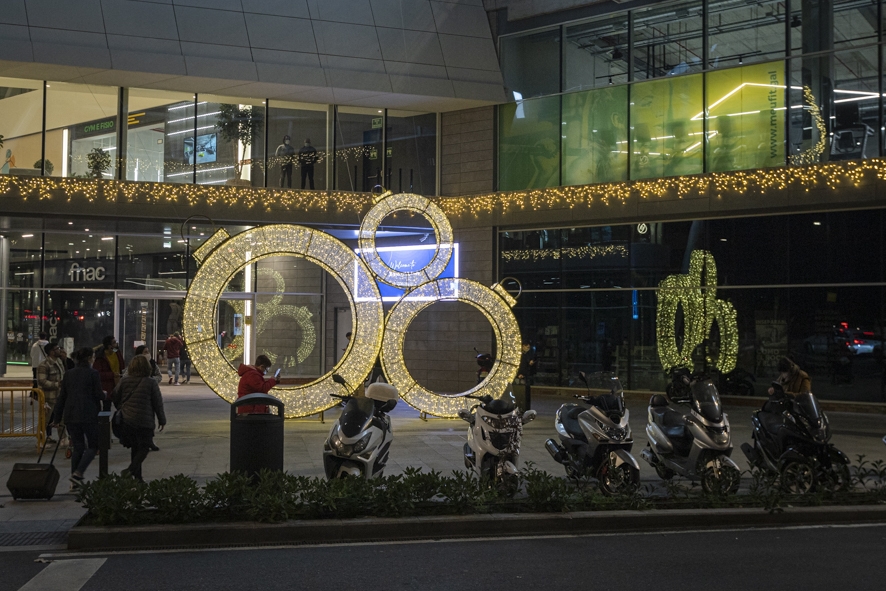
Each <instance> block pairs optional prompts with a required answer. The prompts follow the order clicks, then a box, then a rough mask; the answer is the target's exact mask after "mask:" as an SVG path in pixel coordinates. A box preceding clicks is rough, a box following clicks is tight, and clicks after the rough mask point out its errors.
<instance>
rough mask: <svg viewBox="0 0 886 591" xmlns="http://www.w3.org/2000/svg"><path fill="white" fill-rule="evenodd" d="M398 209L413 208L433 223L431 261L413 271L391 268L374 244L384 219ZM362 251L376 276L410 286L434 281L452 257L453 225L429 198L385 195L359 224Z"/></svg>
mask: <svg viewBox="0 0 886 591" xmlns="http://www.w3.org/2000/svg"><path fill="white" fill-rule="evenodd" d="M395 211H411V212H414V213H417V214H419V215H421V216H424V218H425V219H426V220H428V222H429V223H430V224H431V227H432V228H433V230H434V235H435V237H436V242H435V244H436V247H437V248H436V249H435V250H434V256H433V258H432V259H431V261H430V262H429V263H428V264H427V265H425V266H424V267H422V268H421V269H417V270H414V271H409V272H404V271H398V270H396V269H392V268H391V267H389V266H388V265H387V264H386V263H385V262H384V261H383V260H382V258H381V256H380V255H379V254H378V250H377V249H376V247H375V233H376V232H377V231H378V227H379V226H380V225H381V223H382V221H384V219H385V218H386V217H388V216H389V215H390V214H392V213H393V212H395ZM359 238H360V254H361V255H362V256H363V260H364V261H366V264H367V265H369V268H370V269H372V271H373V272H374V273H375V276H376V277H377V278H378V279H379V281H382V282H384V283H387V284H388V285H392V286H394V287H404V288H411V287H415V286H416V285H421V284H422V283H426V282H428V281H433V280H434V279H436V278H437V277H439V276H440V273H442V272H443V270H444V269H446V265H448V264H449V259H450V258H452V248H453V246H452V226H451V225H450V224H449V219H448V218H447V217H446V214H445V213H443V210H442V209H440V207H439V206H438V205H437V204H436V203H434V202H432V201H431V200H430V199H428V198H427V197H422V196H421V195H413V194H411V193H399V194H397V195H384V196H382V197H381V198H380V199H379V201H378V202H377V203H376V204H375V205H374V206H373V207H372V209H370V210H369V213H367V214H366V217H364V218H363V222H362V223H361V224H360V234H359Z"/></svg>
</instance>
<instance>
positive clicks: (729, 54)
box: [708, 0, 785, 68]
mask: <svg viewBox="0 0 886 591" xmlns="http://www.w3.org/2000/svg"><path fill="white" fill-rule="evenodd" d="M784 20H785V3H784V2H781V1H778V2H769V1H762V2H747V0H723V1H720V2H709V3H708V31H709V41H708V43H709V47H710V54H709V55H710V68H726V67H730V66H737V65H740V64H742V63H744V64H751V63H755V62H762V61H767V60H771V59H776V58H781V57H784V53H785V41H784V35H785V26H784Z"/></svg>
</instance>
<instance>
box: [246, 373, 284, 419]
mask: <svg viewBox="0 0 886 591" xmlns="http://www.w3.org/2000/svg"><path fill="white" fill-rule="evenodd" d="M237 373H238V374H240V383H239V384H238V385H237V398H242V397H243V396H247V395H249V394H258V393H259V392H260V393H262V394H267V393H268V392H269V391H270V390H271V388H273V387H274V386H276V385H277V380H275V379H274V378H268V379H265V376H264V375H262V373H261V372H260V371H258V370H257V369H256V368H255V367H254V366H252V365H246V364H245V363H241V364H240V368H239V369H238V370H237ZM246 413H251V414H267V413H268V406H267V405H266V404H253V405H248V404H247V405H244V406H241V407H239V408H237V414H246Z"/></svg>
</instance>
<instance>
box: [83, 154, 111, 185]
mask: <svg viewBox="0 0 886 591" xmlns="http://www.w3.org/2000/svg"><path fill="white" fill-rule="evenodd" d="M86 165H87V167H88V168H89V173H90V176H92V178H94V179H100V178H103V177H102V174H103V173H105V172H107V171H108V169H110V168H111V155H110V154H108V153H107V152H105V151H104V150H102V149H101V148H95V149H93V150H92V152H90V153H89V154H87V155H86Z"/></svg>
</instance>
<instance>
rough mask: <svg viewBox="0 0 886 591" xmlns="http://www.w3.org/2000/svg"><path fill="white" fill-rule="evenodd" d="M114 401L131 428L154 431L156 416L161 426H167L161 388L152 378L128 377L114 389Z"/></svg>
mask: <svg viewBox="0 0 886 591" xmlns="http://www.w3.org/2000/svg"><path fill="white" fill-rule="evenodd" d="M113 400H114V406H115V407H116V408H117V409H119V410H121V411H122V412H123V422H125V423H126V424H127V425H128V426H130V427H141V428H145V429H153V428H154V416H156V417H157V422H158V423H159V424H160V425H165V424H166V413H165V412H163V397H162V396H161V395H160V386H159V385H158V384H157V382H155V381H154V380H152V379H151V378H150V377H144V378H142V377H136V376H126V377H125V378H123V379H122V380H120V383H119V384H117V387H116V388H114V394H113Z"/></svg>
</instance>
